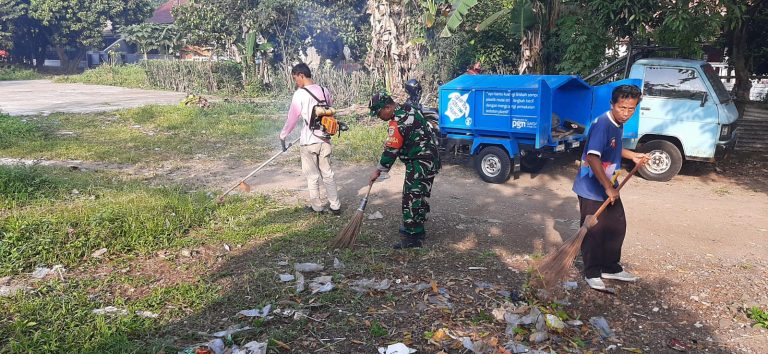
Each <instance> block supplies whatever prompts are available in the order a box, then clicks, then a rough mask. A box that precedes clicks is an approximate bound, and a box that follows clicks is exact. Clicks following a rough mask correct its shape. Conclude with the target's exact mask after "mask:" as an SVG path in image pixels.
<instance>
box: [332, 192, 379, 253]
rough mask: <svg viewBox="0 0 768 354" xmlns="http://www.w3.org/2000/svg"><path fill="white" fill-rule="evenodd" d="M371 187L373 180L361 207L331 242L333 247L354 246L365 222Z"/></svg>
mask: <svg viewBox="0 0 768 354" xmlns="http://www.w3.org/2000/svg"><path fill="white" fill-rule="evenodd" d="M371 187H373V182H371V183H370V184H368V192H366V193H365V197H363V200H361V201H360V207H359V208H357V211H355V216H353V217H352V220H350V221H349V223H348V224H347V226H344V228H343V229H342V230H341V232H339V235H338V236H336V238H335V239H334V240H333V241H332V242H331V249H337V248H350V247H352V246H354V244H355V240H357V235H358V234H359V233H360V226H361V225H362V224H363V211H364V210H365V206H366V205H367V204H368V195H370V194H371Z"/></svg>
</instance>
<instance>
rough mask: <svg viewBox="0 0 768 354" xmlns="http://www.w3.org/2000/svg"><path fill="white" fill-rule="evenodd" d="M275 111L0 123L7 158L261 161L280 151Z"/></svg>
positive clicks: (219, 108) (146, 112)
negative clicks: (227, 159)
mask: <svg viewBox="0 0 768 354" xmlns="http://www.w3.org/2000/svg"><path fill="white" fill-rule="evenodd" d="M274 109H275V107H274V105H271V104H264V105H263V106H262V105H255V104H219V105H214V107H212V108H210V109H202V108H196V107H178V106H145V107H142V108H136V109H128V110H123V111H119V112H117V113H94V114H53V115H50V116H38V117H33V118H20V117H10V116H7V115H6V116H0V137H1V138H2V139H0V156H8V157H18V158H34V159H37V158H44V159H61V160H66V159H74V160H85V161H104V162H111V163H149V164H151V163H158V162H166V161H169V160H183V159H191V158H196V157H209V158H213V159H220V158H223V157H231V158H237V159H242V160H245V161H252V160H260V159H263V158H264V157H265V156H266V155H268V154H270V153H272V152H273V151H274V150H275V149H276V148H277V145H278V144H277V138H276V136H277V133H278V132H279V130H280V128H281V127H282V124H283V120H282V119H278V118H277V117H275V116H274V115H273V114H274V113H275V112H274Z"/></svg>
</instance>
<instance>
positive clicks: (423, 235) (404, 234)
mask: <svg viewBox="0 0 768 354" xmlns="http://www.w3.org/2000/svg"><path fill="white" fill-rule="evenodd" d="M399 231H400V235H401V236H400V237H409V236H411V234H409V233H408V232H406V231H405V226H402V225H400V230H399ZM412 236H415V237H416V238H418V239H419V240H420V241H422V242H424V240H426V239H427V232H426V231H423V232H419V233H417V234H413V235H412Z"/></svg>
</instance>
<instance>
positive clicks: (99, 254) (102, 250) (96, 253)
mask: <svg viewBox="0 0 768 354" xmlns="http://www.w3.org/2000/svg"><path fill="white" fill-rule="evenodd" d="M106 253H107V249H106V248H100V249H98V250H96V251H93V253H91V257H93V258H101V257H102V256H104V254H106Z"/></svg>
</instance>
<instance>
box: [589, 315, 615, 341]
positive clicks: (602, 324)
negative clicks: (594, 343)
mask: <svg viewBox="0 0 768 354" xmlns="http://www.w3.org/2000/svg"><path fill="white" fill-rule="evenodd" d="M589 323H590V324H592V326H594V327H595V329H597V333H599V334H600V337H601V338H602V339H608V338H613V337H614V335H615V334H614V333H613V330H611V327H609V326H608V321H607V320H606V319H605V317H602V316H599V317H590V318H589Z"/></svg>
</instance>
